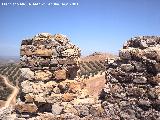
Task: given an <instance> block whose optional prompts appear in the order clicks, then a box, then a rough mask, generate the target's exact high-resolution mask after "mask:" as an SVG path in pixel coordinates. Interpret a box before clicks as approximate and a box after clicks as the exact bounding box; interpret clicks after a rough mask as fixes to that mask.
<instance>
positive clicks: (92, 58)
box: [81, 52, 116, 62]
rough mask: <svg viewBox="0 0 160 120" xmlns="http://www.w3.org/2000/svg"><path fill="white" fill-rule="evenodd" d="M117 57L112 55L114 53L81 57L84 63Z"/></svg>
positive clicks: (96, 53)
mask: <svg viewBox="0 0 160 120" xmlns="http://www.w3.org/2000/svg"><path fill="white" fill-rule="evenodd" d="M115 57H116V55H114V54H112V53H101V52H94V53H93V54H91V55H88V56H85V57H81V60H82V61H86V62H88V61H103V60H105V59H106V58H115Z"/></svg>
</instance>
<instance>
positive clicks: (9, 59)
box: [0, 56, 19, 64]
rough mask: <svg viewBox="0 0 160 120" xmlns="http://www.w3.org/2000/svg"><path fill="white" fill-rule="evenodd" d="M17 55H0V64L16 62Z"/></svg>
mask: <svg viewBox="0 0 160 120" xmlns="http://www.w3.org/2000/svg"><path fill="white" fill-rule="evenodd" d="M18 62H19V57H18V56H0V64H8V63H18Z"/></svg>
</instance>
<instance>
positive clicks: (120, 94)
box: [0, 33, 160, 120]
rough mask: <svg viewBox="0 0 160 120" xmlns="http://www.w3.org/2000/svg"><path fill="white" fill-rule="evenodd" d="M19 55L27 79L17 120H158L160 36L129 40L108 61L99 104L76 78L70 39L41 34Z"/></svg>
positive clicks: (75, 58)
mask: <svg viewBox="0 0 160 120" xmlns="http://www.w3.org/2000/svg"><path fill="white" fill-rule="evenodd" d="M20 54H21V58H20V59H21V66H22V68H21V71H22V74H23V76H24V77H25V79H24V80H23V81H21V84H20V94H19V98H18V100H17V104H16V105H15V110H13V111H16V119H14V120H160V37H157V36H142V37H134V38H131V39H130V40H128V41H127V42H126V43H125V44H124V45H123V48H122V49H121V50H120V51H119V57H117V58H115V59H107V60H106V64H105V67H106V71H105V79H106V83H105V87H104V88H103V90H102V92H101V94H100V95H99V99H97V98H95V97H93V96H91V95H89V93H88V91H87V89H86V88H85V83H84V82H83V80H81V79H79V78H78V76H77V73H78V71H79V58H80V49H79V48H78V47H76V46H75V45H73V44H71V43H70V41H69V39H68V38H67V37H66V36H64V35H61V34H55V35H51V34H48V33H41V34H38V35H36V36H34V37H33V38H31V39H26V40H23V41H22V45H21V52H20ZM1 113H5V114H1ZM1 116H3V118H6V117H5V116H8V111H7V110H6V109H5V110H0V118H2V117H1ZM2 120H7V119H2ZM9 120H10V119H9Z"/></svg>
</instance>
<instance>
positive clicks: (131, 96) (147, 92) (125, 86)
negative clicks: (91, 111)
mask: <svg viewBox="0 0 160 120" xmlns="http://www.w3.org/2000/svg"><path fill="white" fill-rule="evenodd" d="M100 99H101V100H102V106H103V108H104V110H105V116H107V117H108V118H110V119H113V120H115V119H116V120H131V119H132V120H137V119H138V120H159V119H160V37H156V36H142V37H134V38H132V39H130V40H128V41H127V42H126V43H125V44H124V46H123V49H121V50H120V51H119V58H117V59H114V60H113V59H110V60H109V59H108V60H106V85H105V88H104V89H103V92H102V94H101V96H100Z"/></svg>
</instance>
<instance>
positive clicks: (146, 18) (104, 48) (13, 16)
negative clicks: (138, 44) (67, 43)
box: [0, 0, 160, 56]
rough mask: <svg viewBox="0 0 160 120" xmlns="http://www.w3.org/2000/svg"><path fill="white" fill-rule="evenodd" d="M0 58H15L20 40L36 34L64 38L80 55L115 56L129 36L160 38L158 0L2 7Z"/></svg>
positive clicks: (97, 0) (93, 0)
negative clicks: (64, 36)
mask: <svg viewBox="0 0 160 120" xmlns="http://www.w3.org/2000/svg"><path fill="white" fill-rule="evenodd" d="M26 1H27V0H1V3H0V56H18V55H19V48H20V43H21V40H22V39H23V38H26V37H32V36H34V35H35V34H37V33H40V32H49V33H52V34H55V33H62V34H66V35H67V36H68V37H69V38H70V39H71V41H72V42H73V43H74V44H76V45H78V46H79V47H80V48H81V50H82V54H83V55H87V54H89V53H92V52H95V51H100V52H112V53H116V52H118V50H119V49H121V48H122V45H123V43H124V42H125V41H126V40H128V39H129V38H131V37H133V36H138V35H160V30H159V29H160V13H159V6H160V0H50V1H49V0H28V1H27V3H28V2H31V3H33V2H45V3H48V2H51V3H55V2H57V3H78V5H76V6H41V5H39V6H4V5H3V6H2V3H6V2H12V3H13V2H17V3H20V2H26Z"/></svg>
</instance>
